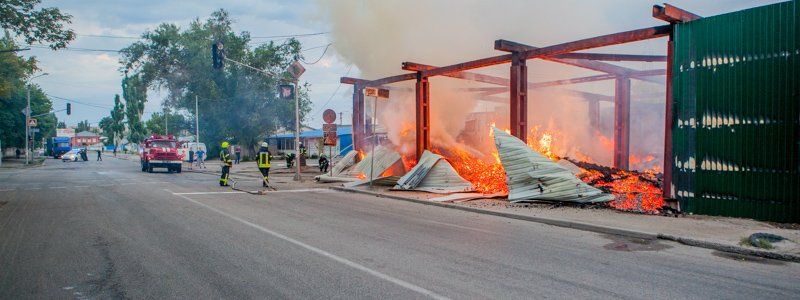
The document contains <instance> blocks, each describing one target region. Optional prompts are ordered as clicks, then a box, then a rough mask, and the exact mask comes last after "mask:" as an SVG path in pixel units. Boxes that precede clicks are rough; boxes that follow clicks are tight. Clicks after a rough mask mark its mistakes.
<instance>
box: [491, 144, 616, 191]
mask: <svg viewBox="0 0 800 300" xmlns="http://www.w3.org/2000/svg"><path fill="white" fill-rule="evenodd" d="M494 141H495V146H497V152H498V154H499V155H500V162H501V163H502V164H503V168H504V169H505V172H506V183H507V184H508V200H509V201H510V202H512V203H513V202H524V201H527V200H542V201H566V202H578V203H590V202H606V201H611V200H612V199H613V196H612V195H610V194H604V193H603V192H602V191H600V190H599V189H596V188H594V187H592V186H590V185H588V184H586V183H584V182H583V181H581V180H580V179H578V178H577V177H575V175H574V174H572V172H570V171H569V170H568V169H566V168H564V167H562V166H561V165H559V164H557V163H555V162H553V161H552V160H550V159H549V158H547V157H545V156H544V155H541V154H539V153H538V152H536V151H534V150H533V149H531V148H530V147H528V145H526V144H525V143H524V142H523V141H522V140H520V139H518V138H516V137H514V136H512V135H510V134H508V133H505V132H504V131H503V130H499V129H497V128H495V129H494Z"/></svg>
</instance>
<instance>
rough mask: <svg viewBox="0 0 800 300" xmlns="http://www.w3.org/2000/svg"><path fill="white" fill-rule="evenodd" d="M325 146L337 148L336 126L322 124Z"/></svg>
mask: <svg viewBox="0 0 800 300" xmlns="http://www.w3.org/2000/svg"><path fill="white" fill-rule="evenodd" d="M322 138H323V145H325V146H336V138H337V134H336V124H322Z"/></svg>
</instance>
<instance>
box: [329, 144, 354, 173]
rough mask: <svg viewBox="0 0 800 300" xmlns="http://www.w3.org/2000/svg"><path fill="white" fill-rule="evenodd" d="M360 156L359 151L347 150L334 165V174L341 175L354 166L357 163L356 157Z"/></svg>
mask: <svg viewBox="0 0 800 300" xmlns="http://www.w3.org/2000/svg"><path fill="white" fill-rule="evenodd" d="M357 157H358V152H356V151H353V150H350V152H347V154H345V156H344V157H342V159H340V160H339V161H337V162H336V164H335V165H333V170H332V171H333V176H334V177H335V176H341V175H342V174H343V173H344V172H345V171H346V170H347V169H348V168H350V167H352V166H353V165H355V164H356V158H357Z"/></svg>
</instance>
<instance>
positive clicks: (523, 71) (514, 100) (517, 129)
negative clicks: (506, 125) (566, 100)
mask: <svg viewBox="0 0 800 300" xmlns="http://www.w3.org/2000/svg"><path fill="white" fill-rule="evenodd" d="M525 63H526V61H525V58H524V56H522V54H521V53H520V52H514V53H512V58H511V85H510V86H509V88H510V89H511V99H510V100H511V101H510V104H511V119H510V120H511V135H513V136H515V137H517V138H519V139H520V140H522V141H523V142H526V143H527V137H528V66H527V65H526V64H525Z"/></svg>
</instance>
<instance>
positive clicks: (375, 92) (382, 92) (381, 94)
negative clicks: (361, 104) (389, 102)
mask: <svg viewBox="0 0 800 300" xmlns="http://www.w3.org/2000/svg"><path fill="white" fill-rule="evenodd" d="M364 96H367V97H376V98H389V90H387V89H379V88H373V87H367V88H364Z"/></svg>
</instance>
